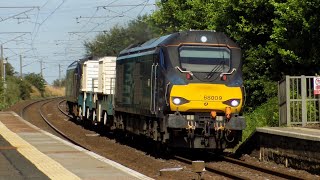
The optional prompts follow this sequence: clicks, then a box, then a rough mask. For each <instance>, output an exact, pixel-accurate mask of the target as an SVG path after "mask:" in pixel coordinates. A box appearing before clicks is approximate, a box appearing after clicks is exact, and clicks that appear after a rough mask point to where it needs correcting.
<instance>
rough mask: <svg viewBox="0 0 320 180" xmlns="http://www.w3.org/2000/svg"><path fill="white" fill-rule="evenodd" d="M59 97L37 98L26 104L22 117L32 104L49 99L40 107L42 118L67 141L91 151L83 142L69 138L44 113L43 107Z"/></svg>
mask: <svg viewBox="0 0 320 180" xmlns="http://www.w3.org/2000/svg"><path fill="white" fill-rule="evenodd" d="M58 98H61V97H55V98H52V99H41V100H37V101H35V102H32V103H30V104H28V105H27V106H25V107H24V108H23V109H22V110H21V112H20V114H21V117H22V118H23V117H24V113H25V112H26V110H27V109H28V108H29V107H31V106H32V105H34V104H36V103H40V102H44V101H47V102H44V103H43V104H42V105H41V107H40V108H39V114H40V116H41V117H42V119H43V120H44V121H45V122H46V123H47V124H48V125H49V126H50V128H52V129H53V130H54V131H55V132H57V133H58V134H59V135H61V136H62V137H63V138H65V139H66V140H67V141H69V142H71V143H73V144H75V145H77V146H80V147H82V148H83V149H86V150H88V151H90V150H89V149H88V148H86V147H84V146H82V145H81V144H79V143H77V142H76V141H74V140H72V139H71V138H69V137H68V136H67V135H66V134H64V133H63V132H62V131H60V130H59V129H58V128H56V127H55V126H54V125H53V124H52V123H50V122H49V120H48V119H47V118H46V117H45V116H44V114H43V113H42V108H43V107H44V105H45V104H48V103H50V102H52V101H54V100H56V99H58ZM61 102H62V101H60V102H59V104H60V103H61Z"/></svg>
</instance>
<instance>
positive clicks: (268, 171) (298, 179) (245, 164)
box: [174, 156, 305, 180]
mask: <svg viewBox="0 0 320 180" xmlns="http://www.w3.org/2000/svg"><path fill="white" fill-rule="evenodd" d="M221 158H222V160H223V161H226V162H229V163H232V164H236V165H239V166H242V167H246V168H249V169H252V170H256V171H259V172H262V173H266V174H270V175H273V176H278V177H280V178H284V179H291V180H303V179H305V178H303V177H299V176H296V175H292V174H287V173H283V172H280V171H276V170H273V169H269V168H264V167H260V166H256V165H254V164H251V163H248V162H244V161H241V160H238V159H234V158H230V157H227V156H221ZM174 159H176V160H178V161H181V162H184V163H187V164H192V160H189V159H187V158H184V157H180V156H174ZM205 169H206V171H209V172H212V173H216V174H219V175H222V176H225V177H228V178H231V179H250V178H249V177H244V176H241V175H239V174H236V173H234V172H228V171H227V170H225V169H220V168H213V167H211V166H209V165H208V164H207V163H206V164H205Z"/></svg>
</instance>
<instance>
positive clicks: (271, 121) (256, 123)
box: [242, 97, 279, 140]
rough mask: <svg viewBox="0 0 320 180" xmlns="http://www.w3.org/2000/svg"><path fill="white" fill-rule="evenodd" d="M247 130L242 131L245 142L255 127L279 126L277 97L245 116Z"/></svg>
mask: <svg viewBox="0 0 320 180" xmlns="http://www.w3.org/2000/svg"><path fill="white" fill-rule="evenodd" d="M245 118H246V122H247V128H246V129H245V130H244V131H243V137H242V139H243V140H246V139H247V138H248V137H249V136H250V135H251V134H252V133H253V132H254V131H255V129H256V127H264V126H271V127H275V126H278V125H279V108H278V97H273V98H270V99H269V100H268V101H267V102H266V103H264V104H262V105H261V106H259V107H257V108H256V109H255V110H254V111H252V112H251V113H248V114H245Z"/></svg>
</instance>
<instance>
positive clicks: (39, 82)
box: [25, 73, 45, 97]
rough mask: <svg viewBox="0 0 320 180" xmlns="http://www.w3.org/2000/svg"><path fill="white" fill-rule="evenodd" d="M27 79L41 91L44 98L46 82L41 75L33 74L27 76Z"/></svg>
mask: <svg viewBox="0 0 320 180" xmlns="http://www.w3.org/2000/svg"><path fill="white" fill-rule="evenodd" d="M25 79H26V80H27V81H28V82H29V83H30V84H32V85H33V86H35V87H36V88H37V89H38V90H39V91H40V93H41V96H42V97H43V96H44V91H45V80H44V79H43V77H42V76H41V75H40V74H35V73H31V74H28V75H26V76H25Z"/></svg>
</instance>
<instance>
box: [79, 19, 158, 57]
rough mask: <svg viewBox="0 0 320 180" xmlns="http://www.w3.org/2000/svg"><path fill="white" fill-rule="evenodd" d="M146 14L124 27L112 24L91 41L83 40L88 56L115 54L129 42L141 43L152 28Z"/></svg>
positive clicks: (150, 33) (146, 38) (147, 36)
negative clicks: (109, 28)
mask: <svg viewBox="0 0 320 180" xmlns="http://www.w3.org/2000/svg"><path fill="white" fill-rule="evenodd" d="M146 19H147V17H146V16H142V17H139V18H138V19H137V20H132V21H130V22H129V24H128V25H127V26H126V27H120V26H114V27H113V28H111V30H110V31H109V32H107V33H105V34H99V35H98V36H96V37H95V39H94V40H93V41H91V42H85V44H84V45H85V47H86V50H87V55H89V56H97V57H102V56H117V55H118V54H119V52H120V51H121V50H123V49H125V48H126V47H128V46H129V45H131V44H139V43H143V42H145V41H147V40H149V39H151V38H152V37H154V34H153V28H151V27H150V26H149V25H148V24H147V23H146Z"/></svg>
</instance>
